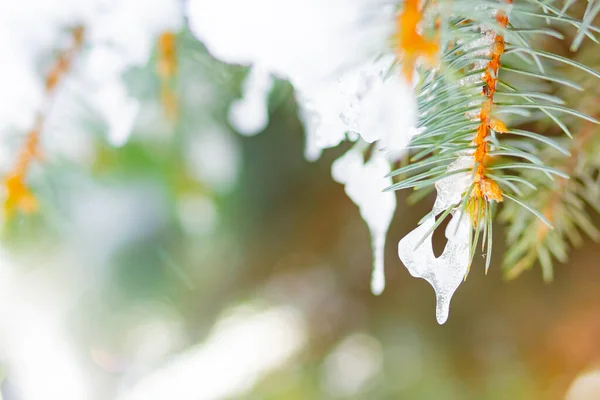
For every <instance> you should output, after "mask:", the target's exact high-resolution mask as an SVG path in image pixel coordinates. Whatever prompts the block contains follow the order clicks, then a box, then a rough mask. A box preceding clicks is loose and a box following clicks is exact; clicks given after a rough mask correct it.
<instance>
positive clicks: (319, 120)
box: [297, 55, 417, 160]
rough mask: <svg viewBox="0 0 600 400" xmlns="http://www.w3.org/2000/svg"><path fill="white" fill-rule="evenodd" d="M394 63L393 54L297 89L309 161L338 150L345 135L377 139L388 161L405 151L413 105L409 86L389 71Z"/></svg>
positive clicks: (414, 112)
mask: <svg viewBox="0 0 600 400" xmlns="http://www.w3.org/2000/svg"><path fill="white" fill-rule="evenodd" d="M394 60H395V58H394V56H393V55H388V56H384V57H382V58H380V59H378V60H375V61H374V60H370V61H368V62H366V63H363V64H361V65H359V66H357V67H354V68H350V69H349V70H347V71H345V72H344V73H341V74H340V75H339V76H338V78H337V79H336V80H333V79H332V80H327V81H324V82H321V83H320V84H319V85H314V86H311V87H310V88H305V89H303V90H301V91H298V94H297V98H298V104H299V108H300V116H301V119H302V121H303V122H304V126H305V130H306V136H307V138H306V142H307V145H306V146H307V147H306V157H307V158H308V159H309V160H313V159H316V158H318V157H319V155H320V153H321V150H322V149H325V148H329V147H335V146H337V145H338V144H339V143H340V142H341V141H343V140H344V139H345V138H346V134H347V132H352V133H356V134H358V135H360V136H361V137H362V139H364V140H365V141H366V142H368V143H373V142H376V141H377V142H378V146H379V147H380V148H381V149H382V150H384V151H385V152H386V153H388V155H389V156H390V158H395V157H397V156H398V153H401V152H402V151H403V150H404V149H405V148H406V145H407V144H408V142H409V141H410V139H411V138H412V136H413V135H414V134H415V133H416V130H415V128H414V126H415V124H416V115H417V104H416V99H415V96H414V94H413V89H412V86H411V85H409V84H408V83H407V82H406V81H405V80H404V79H403V78H402V77H401V76H400V74H399V73H397V71H394V70H393V64H394Z"/></svg>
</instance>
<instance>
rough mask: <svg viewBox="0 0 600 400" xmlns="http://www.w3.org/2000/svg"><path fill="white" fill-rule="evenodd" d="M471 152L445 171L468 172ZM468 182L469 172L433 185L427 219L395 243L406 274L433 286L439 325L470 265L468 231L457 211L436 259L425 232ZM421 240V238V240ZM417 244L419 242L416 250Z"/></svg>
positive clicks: (466, 220)
mask: <svg viewBox="0 0 600 400" xmlns="http://www.w3.org/2000/svg"><path fill="white" fill-rule="evenodd" d="M471 153H472V152H465V153H463V154H461V155H460V156H459V157H458V158H457V159H456V161H454V162H453V163H452V164H450V165H449V166H448V171H449V172H451V171H457V170H461V169H469V168H471V167H472V166H473V157H472V154H471ZM470 182H471V175H470V173H469V172H464V173H458V174H453V175H450V176H448V177H446V178H442V179H440V180H439V181H438V182H436V184H435V187H436V189H437V198H436V200H435V204H434V205H433V210H432V211H431V213H430V214H429V216H428V217H427V218H426V219H425V221H423V223H422V224H421V225H419V226H418V227H417V228H416V229H414V230H413V231H412V232H410V233H409V234H408V235H406V236H405V237H404V238H403V239H402V240H400V243H398V256H399V257H400V260H401V261H402V262H403V263H404V265H405V266H406V268H407V269H408V271H409V272H410V274H411V275H412V276H414V277H416V278H423V279H425V280H426V281H427V282H429V283H430V284H431V286H433V289H434V290H435V293H436V298H437V307H436V318H437V321H438V323H440V324H443V323H444V322H446V320H447V319H448V313H449V312H450V300H451V299H452V295H453V294H454V292H455V291H456V289H457V288H458V286H459V285H460V284H461V282H462V281H463V280H464V277H465V275H466V274H467V270H468V267H469V262H470V248H469V245H470V240H469V235H470V229H471V221H470V217H469V216H468V215H463V214H462V213H461V212H460V211H459V210H458V209H457V210H455V211H454V212H453V217H452V220H451V221H450V223H449V224H448V227H447V228H446V239H448V243H447V244H446V247H445V248H444V252H443V253H442V255H441V256H440V257H437V258H436V257H435V254H434V253H433V244H432V238H433V232H431V233H430V234H429V235H428V236H427V237H425V235H426V234H427V232H428V231H429V230H430V229H431V228H432V227H433V226H434V225H435V218H436V216H437V215H439V214H440V213H442V212H444V211H445V210H448V209H449V208H452V207H456V206H457V205H458V204H459V203H460V201H461V199H462V196H463V195H464V193H465V191H466V190H467V189H468V187H469V185H470ZM423 238H425V239H424V240H423ZM419 242H422V243H421V244H420V245H419V246H417V245H418V244H419Z"/></svg>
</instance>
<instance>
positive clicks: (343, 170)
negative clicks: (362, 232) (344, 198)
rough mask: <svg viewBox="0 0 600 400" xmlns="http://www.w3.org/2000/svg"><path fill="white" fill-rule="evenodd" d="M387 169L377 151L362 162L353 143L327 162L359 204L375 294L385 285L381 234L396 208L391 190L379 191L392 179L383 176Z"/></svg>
mask: <svg viewBox="0 0 600 400" xmlns="http://www.w3.org/2000/svg"><path fill="white" fill-rule="evenodd" d="M388 172H390V165H389V163H388V161H387V160H386V159H385V157H384V156H383V154H381V152H378V151H375V152H374V153H373V155H372V156H371V158H370V159H369V161H367V162H366V163H365V162H364V158H363V154H362V151H361V149H360V148H359V147H356V146H355V147H354V148H353V149H351V150H349V151H348V152H347V153H346V154H344V155H343V156H342V157H340V158H338V159H337V160H336V161H335V162H334V163H333V164H332V166H331V175H332V176H333V179H334V180H335V181H337V182H339V183H341V184H344V185H345V191H346V194H347V195H348V197H350V199H352V201H353V202H354V203H355V204H356V205H357V206H358V207H359V209H360V215H361V216H362V218H363V219H364V220H365V222H366V223H367V225H368V227H369V230H370V232H371V243H372V246H373V273H372V277H371V290H372V292H373V294H375V295H379V294H381V293H382V292H383V289H384V287H385V274H384V248H385V237H386V235H387V231H388V228H389V226H390V223H391V221H392V217H393V215H394V212H395V210H396V196H395V195H394V193H393V192H384V191H383V189H384V188H386V187H387V186H389V185H390V184H391V183H392V180H391V178H385V175H386V174H387V173H388Z"/></svg>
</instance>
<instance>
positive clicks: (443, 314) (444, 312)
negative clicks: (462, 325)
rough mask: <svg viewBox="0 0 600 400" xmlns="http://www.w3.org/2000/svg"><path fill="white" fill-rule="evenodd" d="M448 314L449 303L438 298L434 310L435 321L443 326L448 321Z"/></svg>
mask: <svg viewBox="0 0 600 400" xmlns="http://www.w3.org/2000/svg"><path fill="white" fill-rule="evenodd" d="M449 313H450V302H449V301H446V299H443V298H438V299H437V305H436V310H435V319H436V320H437V322H438V324H440V325H444V324H445V323H446V321H448V314H449Z"/></svg>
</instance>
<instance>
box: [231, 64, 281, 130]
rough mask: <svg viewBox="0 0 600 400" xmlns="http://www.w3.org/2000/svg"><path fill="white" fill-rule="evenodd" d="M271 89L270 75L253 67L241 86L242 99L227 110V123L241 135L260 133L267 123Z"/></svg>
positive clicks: (260, 68)
mask: <svg viewBox="0 0 600 400" xmlns="http://www.w3.org/2000/svg"><path fill="white" fill-rule="evenodd" d="M272 88H273V78H272V77H271V73H270V72H269V71H268V70H266V69H265V68H262V67H260V66H257V65H255V66H253V67H252V68H251V69H250V72H248V76H246V79H245V80H244V83H243V85H242V98H241V99H239V100H236V101H234V102H233V103H232V104H231V107H230V108H229V123H230V124H231V125H232V126H233V127H234V128H235V130H236V131H238V132H239V133H241V134H242V135H246V136H252V135H256V134H257V133H259V132H262V131H263V130H264V129H265V128H266V127H267V125H268V123H269V93H270V92H271V89H272Z"/></svg>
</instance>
